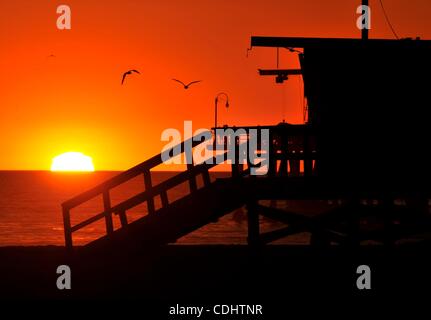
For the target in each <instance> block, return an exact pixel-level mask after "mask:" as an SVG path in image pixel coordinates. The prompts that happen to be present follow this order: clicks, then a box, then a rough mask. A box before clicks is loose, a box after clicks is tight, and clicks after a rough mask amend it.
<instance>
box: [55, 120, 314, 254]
mask: <svg viewBox="0 0 431 320" xmlns="http://www.w3.org/2000/svg"><path fill="white" fill-rule="evenodd" d="M245 129H250V128H245ZM272 129H273V131H272V133H270V141H271V142H270V145H269V153H270V155H271V159H270V161H269V164H268V168H269V169H268V173H267V174H268V176H272V175H274V174H275V170H276V169H275V168H276V166H277V163H276V162H277V161H279V160H281V161H283V162H284V164H285V165H284V171H285V172H287V162H286V161H287V160H288V159H290V160H303V161H304V175H305V176H308V175H310V174H311V172H312V161H313V160H316V153H315V151H314V150H313V149H311V148H310V146H309V143H308V138H307V137H308V136H309V135H310V134H311V131H312V130H310V128H304V127H300V126H287V127H286V128H285V127H284V126H282V127H280V126H277V127H272ZM285 130H287V131H289V132H291V133H292V134H297V133H300V132H301V130H302V134H304V142H303V143H304V145H303V151H302V152H298V153H296V152H290V151H289V150H287V149H286V150H284V152H283V153H277V150H276V149H275V148H274V145H273V140H272V139H273V138H272V137H273V134H274V133H277V132H278V133H280V132H282V133H283V134H284V133H285V132H284V131H285ZM246 131H247V132H248V130H246ZM270 132H271V131H270ZM207 134H208V131H206V132H202V133H200V134H199V135H197V136H194V137H192V138H190V139H187V140H185V141H183V142H181V143H180V144H178V145H176V146H174V147H172V148H170V149H167V150H165V151H163V152H162V153H160V154H158V155H157V156H154V157H152V158H150V159H149V160H147V161H144V162H142V163H140V164H138V165H136V166H135V167H133V168H131V169H129V170H127V171H125V172H123V173H120V174H119V175H117V176H115V177H113V178H111V179H109V180H107V181H105V182H103V183H101V184H99V185H97V186H96V187H94V188H92V189H90V190H88V191H86V192H83V193H81V194H79V195H77V196H75V197H73V198H71V199H69V200H67V201H65V202H64V203H63V204H62V209H63V223H64V235H65V244H66V247H67V248H69V249H71V248H72V247H73V242H72V233H73V232H75V231H78V230H80V229H81V228H84V227H86V226H88V225H89V224H91V223H93V222H96V221H98V220H101V219H103V218H104V219H105V223H106V234H107V235H111V234H112V233H113V232H114V224H113V220H112V214H116V215H118V216H119V219H120V223H121V227H125V226H127V225H128V222H127V215H126V212H127V210H129V209H131V208H133V207H135V206H137V205H139V204H141V203H143V202H147V207H148V214H149V215H151V214H154V213H155V211H156V210H155V205H154V198H155V197H157V196H160V200H161V204H162V207H163V208H165V207H167V206H169V199H168V194H167V192H168V190H170V189H172V188H174V187H176V186H178V185H179V184H181V183H184V182H187V181H188V182H189V187H190V193H193V192H194V191H196V190H197V183H196V177H197V176H198V175H199V174H202V177H203V182H204V186H208V185H209V184H211V180H210V176H209V169H211V168H212V167H214V166H216V165H218V164H220V163H223V162H224V161H225V160H226V159H225V156H226V155H227V154H228V153H229V152H230V149H226V147H227V145H225V146H224V149H221V150H219V149H217V151H223V152H222V154H216V155H214V156H213V158H212V159H211V158H210V159H207V160H212V161H205V162H203V163H201V164H197V165H196V164H194V163H193V148H194V147H196V146H198V145H200V144H201V143H204V142H207V141H206V140H203V141H202V138H203V137H206V135H207ZM226 143H227V141H225V142H224V144H226ZM230 143H235V145H236V149H235V155H234V159H235V161H234V162H233V163H232V169H231V170H232V178H241V177H244V176H246V175H249V174H250V170H251V168H253V167H255V166H256V164H252V163H249V162H248V165H247V169H245V168H244V166H243V164H242V163H240V162H239V161H238V160H239V150H240V148H239V147H240V145H242V144H243V143H244V144H247V143H248V142H240V139H239V137H235V140H234V141H231V142H230ZM286 146H287V145H286V144H285V145H284V147H283V148H285V147H286ZM258 148H259V149H260V147H259V146H258ZM188 152H191V159H189V160H191V163H190V164H188V165H187V169H186V171H183V172H180V173H178V174H177V175H175V176H173V177H171V178H169V179H167V180H165V181H163V182H160V183H158V184H157V185H153V184H152V181H151V172H150V170H151V169H152V168H154V167H156V166H158V165H160V164H162V163H163V159H167V158H173V157H176V156H178V155H181V154H182V153H185V154H186V158H187V156H190V155H189V154H188ZM221 159H222V161H220V160H221ZM280 170H281V169H280ZM281 171H283V170H281ZM139 175H143V177H144V184H145V191H143V192H140V193H138V194H136V195H134V196H133V197H131V198H128V199H126V200H124V201H122V202H120V203H118V204H116V205H115V206H112V205H111V198H110V191H111V189H113V188H115V187H117V186H119V185H121V184H122V183H124V182H127V181H128V180H130V179H133V178H134V177H137V176H139ZM99 196H102V200H103V212H100V213H98V214H96V215H94V216H92V217H90V218H88V219H86V220H84V221H81V222H79V223H77V224H76V225H74V226H72V225H71V219H70V211H71V210H72V209H73V208H75V207H77V206H79V205H81V204H83V203H85V202H87V201H89V200H91V199H94V198H96V197H99Z"/></svg>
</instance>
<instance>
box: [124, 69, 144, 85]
mask: <svg viewBox="0 0 431 320" xmlns="http://www.w3.org/2000/svg"><path fill="white" fill-rule="evenodd" d="M133 72H136V73H138V74H141V73H140V72H139V71H138V70H135V69H133V70H129V71H127V72H124V73H123V79H122V80H121V84H123V83H124V80H125V79H126V76H128V75H130V74H132V73H133Z"/></svg>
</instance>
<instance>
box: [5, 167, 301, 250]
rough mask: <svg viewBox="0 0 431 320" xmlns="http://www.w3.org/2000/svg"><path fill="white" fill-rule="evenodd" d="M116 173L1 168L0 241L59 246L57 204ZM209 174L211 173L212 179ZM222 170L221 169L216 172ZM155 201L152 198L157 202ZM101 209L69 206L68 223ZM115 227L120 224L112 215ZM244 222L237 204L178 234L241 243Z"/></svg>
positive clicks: (115, 194) (79, 237)
mask: <svg viewBox="0 0 431 320" xmlns="http://www.w3.org/2000/svg"><path fill="white" fill-rule="evenodd" d="M116 174H118V172H95V173H54V172H48V171H3V172H0V246H11V245H23V246H27V245H63V244H64V240H63V239H64V236H63V220H62V213H61V203H62V202H63V201H65V200H67V199H69V198H71V197H73V196H75V195H77V194H79V193H81V192H83V191H85V190H87V189H89V188H91V187H93V186H95V185H97V184H98V183H101V182H103V181H104V180H106V179H108V178H110V177H112V176H114V175H116ZM152 174H153V183H154V184H156V183H158V182H160V181H162V180H165V179H167V178H169V177H170V176H172V174H173V173H170V172H153V173H152ZM214 175H215V174H213V178H215V176H214ZM218 175H221V173H218ZM143 190H144V189H143V178H142V177H137V178H135V179H133V180H131V181H130V182H128V183H126V184H125V185H123V186H121V187H118V188H116V189H113V190H112V192H111V198H112V204H113V205H115V204H116V203H118V202H120V201H122V200H125V199H127V198H128V197H130V196H133V195H134V194H136V193H138V192H142V191H143ZM187 192H188V186H187V184H183V185H180V186H179V187H177V188H175V189H173V190H171V191H170V192H169V199H170V201H172V200H174V199H176V198H179V197H181V196H182V195H183V194H186V193H187ZM159 205H160V204H159V203H158V201H157V200H156V206H159ZM102 211H103V202H102V199H101V197H100V198H97V199H95V200H94V201H91V202H89V203H87V204H85V205H83V206H81V207H80V208H77V209H74V210H72V223H73V224H76V223H79V222H80V221H82V220H84V219H86V218H89V217H91V216H92V215H95V214H97V213H99V212H102ZM146 213H147V208H146V205H145V204H143V205H140V206H138V207H136V208H134V209H132V210H131V211H129V212H128V218H129V221H133V220H135V219H137V218H139V217H141V216H143V215H145V214H146ZM114 224H115V227H118V226H119V221H118V220H117V217H114ZM262 224H263V226H262V227H263V229H273V228H277V227H279V225H278V224H277V223H276V222H273V221H269V220H264V221H262ZM104 233H105V225H104V221H100V223H95V224H92V225H90V226H88V227H86V228H84V229H82V231H78V232H76V233H74V237H73V240H74V243H75V244H85V243H87V242H89V241H91V240H93V239H96V238H98V237H100V236H101V235H104ZM246 236H247V221H246V219H245V212H244V210H243V209H239V210H237V211H235V212H233V213H231V214H229V215H227V216H225V217H223V218H222V219H220V220H219V221H218V222H217V223H212V224H209V225H207V226H205V227H204V228H201V229H200V230H197V231H195V232H193V233H191V234H189V235H187V236H186V237H184V238H182V239H180V240H179V241H178V243H181V244H243V243H246ZM307 240H308V236H307V235H298V236H294V237H290V239H288V243H292V244H303V243H306V242H307Z"/></svg>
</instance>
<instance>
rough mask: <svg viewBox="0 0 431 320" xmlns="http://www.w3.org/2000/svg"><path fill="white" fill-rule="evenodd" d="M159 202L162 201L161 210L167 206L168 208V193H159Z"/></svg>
mask: <svg viewBox="0 0 431 320" xmlns="http://www.w3.org/2000/svg"><path fill="white" fill-rule="evenodd" d="M160 200H161V201H162V207H163V208H166V207H167V206H169V199H168V193H167V192H166V190H164V191H162V192H161V193H160Z"/></svg>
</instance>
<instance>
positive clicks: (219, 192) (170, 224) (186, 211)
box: [62, 137, 251, 249]
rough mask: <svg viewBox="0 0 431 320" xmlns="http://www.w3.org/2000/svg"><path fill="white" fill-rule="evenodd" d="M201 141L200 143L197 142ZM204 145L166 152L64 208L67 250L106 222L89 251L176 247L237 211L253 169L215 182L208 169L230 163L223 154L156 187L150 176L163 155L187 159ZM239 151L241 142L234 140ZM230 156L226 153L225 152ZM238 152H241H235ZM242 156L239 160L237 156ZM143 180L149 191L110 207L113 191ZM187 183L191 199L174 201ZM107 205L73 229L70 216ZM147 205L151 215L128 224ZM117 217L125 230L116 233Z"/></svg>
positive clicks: (237, 168)
mask: <svg viewBox="0 0 431 320" xmlns="http://www.w3.org/2000/svg"><path fill="white" fill-rule="evenodd" d="M196 140H198V141H196ZM200 140H201V139H196V138H195V137H193V138H190V139H188V140H186V141H184V142H182V143H181V144H180V145H177V146H175V147H173V148H171V149H170V150H167V151H164V153H165V154H163V153H161V154H159V155H157V156H154V157H152V158H150V159H149V160H147V161H145V162H143V163H141V164H139V165H137V166H135V167H133V168H131V169H129V170H127V171H125V172H123V173H121V174H119V175H117V176H115V177H113V178H111V179H109V180H108V181H106V182H104V183H102V184H100V185H98V186H96V187H94V188H92V189H90V190H88V191H86V192H84V193H82V194H79V195H77V196H75V197H74V198H72V199H69V200H68V201H66V202H64V203H63V204H62V209H63V221H64V234H65V244H66V247H67V248H68V249H72V248H73V237H72V235H73V233H74V232H76V231H78V230H80V229H82V228H84V227H87V226H89V225H90V224H92V223H95V222H96V221H99V220H105V225H106V235H105V236H103V237H101V238H99V239H96V240H94V241H92V242H90V243H88V244H87V245H85V247H87V248H106V247H109V248H110V247H113V246H118V247H121V248H123V247H130V246H136V247H142V246H153V245H161V244H167V243H170V242H175V241H176V240H177V239H179V238H180V237H182V236H184V235H186V234H188V233H190V232H192V231H194V230H196V229H198V228H200V227H202V226H204V225H206V224H208V223H210V222H212V221H216V220H217V219H218V218H220V217H221V216H223V215H225V214H227V213H229V212H232V210H234V209H236V208H239V207H241V206H242V205H244V202H245V200H244V199H245V198H244V197H243V196H242V194H241V188H240V187H239V185H238V183H240V178H241V177H244V176H247V175H249V168H250V166H251V165H250V164H249V165H248V169H247V170H245V169H244V166H243V165H242V164H238V162H239V161H235V163H233V164H232V166H231V168H232V176H231V178H229V179H219V180H215V181H211V179H210V175H209V169H211V168H212V167H214V166H216V165H217V163H220V159H222V158H223V159H224V158H225V157H226V154H227V152H226V151H222V152H221V154H217V155H215V156H214V157H213V159H212V160H213V161H212V162H211V163H212V164H207V163H201V164H194V163H193V161H191V162H192V164H188V165H187V169H186V170H185V171H183V172H179V173H178V174H176V175H175V176H173V177H171V178H169V179H167V180H165V181H163V182H160V183H158V184H156V185H154V184H153V183H152V179H151V170H152V169H153V168H155V167H157V166H159V165H161V164H162V159H163V158H164V157H162V155H164V156H166V155H171V156H172V157H173V156H178V155H180V154H182V153H185V156H186V157H190V156H191V155H192V153H191V152H184V150H187V146H188V147H189V150H190V146H191V150H193V148H194V147H196V146H198V145H200V144H201V143H203V142H201V141H200ZM235 143H236V144H237V145H239V139H236V140H235ZM225 150H226V149H225ZM236 150H238V148H236ZM235 156H236V157H237V156H238V155H237V154H236V155H235ZM199 175H201V176H202V180H203V187H201V188H200V189H199V188H198V185H197V180H196V179H197V177H198V176H199ZM137 176H143V181H144V186H145V190H144V191H142V192H141V193H139V194H136V195H135V196H133V197H131V198H128V199H126V200H124V201H122V202H121V203H119V204H116V205H115V206H112V205H111V195H110V192H111V190H112V189H113V188H115V187H118V186H120V185H121V184H124V183H126V182H127V181H129V180H131V179H133V178H135V177H137ZM184 182H186V183H188V185H189V194H188V195H186V196H184V197H183V198H180V199H178V200H176V201H173V202H171V201H169V198H168V191H169V190H170V189H172V188H174V187H176V186H178V185H180V184H182V183H184ZM98 197H99V198H100V197H101V199H102V201H103V208H104V209H103V212H100V213H98V214H96V215H94V216H92V217H90V218H88V219H86V220H85V221H82V222H80V223H78V224H75V225H71V210H72V209H74V208H76V207H78V206H80V205H82V204H84V203H86V202H88V201H91V200H94V199H95V198H98ZM156 197H160V201H161V208H159V209H158V210H156V209H155V199H156ZM145 202H146V204H147V207H148V215H146V216H143V217H141V218H140V219H138V220H136V221H134V222H132V223H129V222H128V219H127V212H128V210H130V209H132V208H133V207H136V206H138V205H140V204H142V203H145ZM114 216H118V218H119V220H120V223H121V228H119V229H117V230H114V224H113V217H114Z"/></svg>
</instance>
